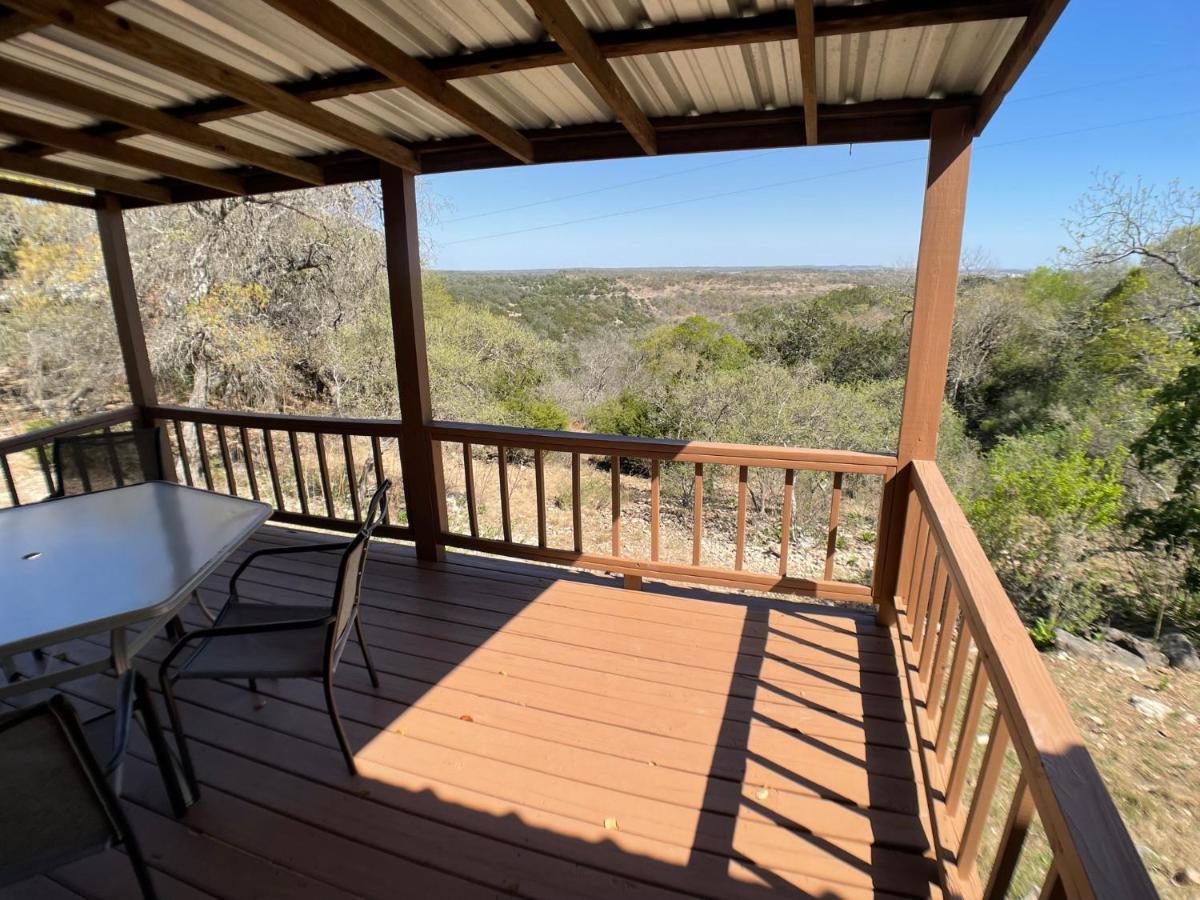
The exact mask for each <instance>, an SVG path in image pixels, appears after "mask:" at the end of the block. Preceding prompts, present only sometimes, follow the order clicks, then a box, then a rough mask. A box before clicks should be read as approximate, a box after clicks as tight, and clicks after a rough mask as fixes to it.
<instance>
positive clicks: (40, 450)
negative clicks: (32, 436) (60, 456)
mask: <svg viewBox="0 0 1200 900" xmlns="http://www.w3.org/2000/svg"><path fill="white" fill-rule="evenodd" d="M37 458H38V465H39V466H40V467H41V469H42V478H44V479H45V480H46V493H47V495H48V496H51V497H53V496H54V495H55V493H57V491H58V489H57V488H56V487H55V486H54V476H53V475H52V474H51V471H50V460H49V459H47V458H46V447H45V446H44V445H43V444H38V445H37Z"/></svg>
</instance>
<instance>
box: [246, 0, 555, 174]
mask: <svg viewBox="0 0 1200 900" xmlns="http://www.w3.org/2000/svg"><path fill="white" fill-rule="evenodd" d="M267 2H268V3H270V5H271V6H273V7H275V8H276V9H278V10H279V11H280V12H282V13H285V14H286V15H288V16H290V17H291V18H293V19H295V20H296V21H297V22H299V23H300V24H302V25H304V26H305V27H306V28H308V29H309V30H310V31H312V32H314V33H316V34H319V35H320V36H321V37H323V38H324V39H325V40H327V41H329V42H330V43H331V44H334V45H335V46H338V47H340V48H342V49H343V50H345V51H346V52H347V53H349V54H350V55H351V56H355V57H357V58H358V59H361V60H362V61H363V62H365V63H367V65H369V66H371V67H373V68H374V69H375V70H376V71H378V72H380V73H382V74H383V75H385V76H386V77H387V78H388V79H390V80H391V81H392V83H393V86H394V87H402V88H408V89H409V90H410V91H412V92H413V93H414V94H416V95H417V96H418V97H420V98H421V99H422V100H424V101H425V102H426V103H428V104H430V105H431V106H434V107H436V108H437V109H439V110H441V111H442V112H444V113H446V114H447V115H449V116H451V117H453V118H455V119H457V120H458V121H460V122H462V123H463V124H464V125H466V126H467V127H468V128H470V129H471V130H472V131H473V132H475V133H476V134H479V135H481V136H483V137H484V138H486V139H487V140H489V141H491V142H492V143H493V144H495V145H496V146H497V147H501V148H502V149H504V150H506V151H507V152H508V153H511V154H512V155H513V156H515V157H516V158H517V159H519V160H520V161H521V162H526V163H528V162H533V145H532V144H530V143H529V141H528V140H526V139H525V138H524V137H522V136H521V134H520V132H518V131H517V130H516V129H515V128H513V127H512V126H510V125H508V124H507V123H505V122H502V121H501V120H500V119H499V118H497V117H496V116H494V115H493V114H492V113H490V112H488V111H487V110H486V109H484V108H483V107H482V106H480V105H479V104H478V103H476V102H475V101H474V100H472V99H471V98H470V97H468V96H467V95H466V94H464V93H463V92H462V91H460V90H459V89H458V88H456V87H454V86H453V85H450V84H448V83H447V82H446V79H445V78H443V77H442V76H441V75H438V74H437V73H435V72H434V71H433V70H432V69H430V68H429V67H428V66H426V65H425V64H424V63H422V62H421V61H420V60H418V59H415V58H413V57H411V56H409V55H408V54H407V53H405V52H404V51H403V50H401V49H400V48H399V47H397V46H396V45H395V44H393V43H391V42H390V41H388V40H386V39H385V38H383V37H382V36H380V35H379V34H378V33H377V32H375V31H373V30H372V29H371V28H369V27H368V26H367V25H365V24H364V23H363V22H361V21H359V20H358V19H356V18H354V16H352V15H350V14H349V13H347V12H345V11H344V10H343V9H342V8H341V7H339V6H337V5H336V4H334V3H332V2H331V0H267Z"/></svg>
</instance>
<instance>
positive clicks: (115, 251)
mask: <svg viewBox="0 0 1200 900" xmlns="http://www.w3.org/2000/svg"><path fill="white" fill-rule="evenodd" d="M96 227H97V229H98V231H99V233H100V252H101V255H102V256H103V257H104V272H105V274H106V275H107V277H108V294H109V297H110V298H111V300H112V308H113V317H114V318H115V319H116V323H117V341H118V342H119V343H120V345H121V359H122V360H123V361H124V363H125V381H126V383H127V384H128V386H129V397H130V399H131V400H132V401H133V405H134V406H136V407H138V408H139V409H146V408H148V407H151V406H157V405H158V393H157V391H156V389H155V386H154V372H153V371H152V370H151V368H150V352H149V351H148V350H147V349H146V334H145V332H144V331H143V329H142V316H141V312H140V311H139V310H138V301H137V289H136V288H135V287H134V281H133V264H132V262H130V259H129V241H128V239H127V238H126V235H125V216H124V213H123V212H122V211H121V204H120V201H118V200H117V198H116V197H114V196H113V195H111V194H102V195H100V197H99V207H98V208H97V210H96Z"/></svg>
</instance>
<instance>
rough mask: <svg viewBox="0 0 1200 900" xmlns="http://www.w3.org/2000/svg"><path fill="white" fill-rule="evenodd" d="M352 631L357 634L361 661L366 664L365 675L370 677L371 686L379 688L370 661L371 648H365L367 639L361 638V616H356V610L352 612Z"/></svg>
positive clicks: (376, 675)
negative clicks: (361, 656) (360, 649)
mask: <svg viewBox="0 0 1200 900" xmlns="http://www.w3.org/2000/svg"><path fill="white" fill-rule="evenodd" d="M354 630H355V632H357V634H358V646H359V647H361V648H362V655H363V659H364V660H366V663H367V673H368V674H369V675H370V676H371V684H373V685H374V686H375V687H379V675H378V674H377V673H376V672H375V663H373V662H372V661H371V648H370V647H368V646H367V639H366V638H365V637H364V636H363V627H362V616H360V615H359V614H358V610H355V611H354Z"/></svg>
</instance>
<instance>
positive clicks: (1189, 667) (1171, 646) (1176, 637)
mask: <svg viewBox="0 0 1200 900" xmlns="http://www.w3.org/2000/svg"><path fill="white" fill-rule="evenodd" d="M1158 643H1159V646H1160V647H1162V652H1163V654H1164V655H1165V656H1166V657H1167V662H1168V664H1169V665H1170V666H1171V668H1173V669H1183V670H1184V671H1185V672H1196V671H1200V656H1197V655H1196V645H1195V644H1193V643H1192V640H1191V638H1189V637H1188V636H1187V635H1186V634H1179V632H1176V631H1173V632H1171V633H1170V634H1164V635H1163V636H1162V640H1161V641H1159V642H1158Z"/></svg>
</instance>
